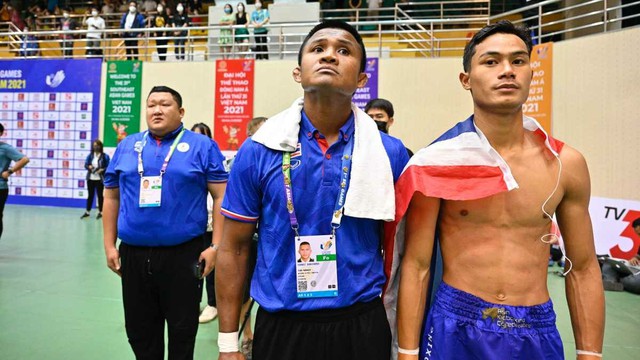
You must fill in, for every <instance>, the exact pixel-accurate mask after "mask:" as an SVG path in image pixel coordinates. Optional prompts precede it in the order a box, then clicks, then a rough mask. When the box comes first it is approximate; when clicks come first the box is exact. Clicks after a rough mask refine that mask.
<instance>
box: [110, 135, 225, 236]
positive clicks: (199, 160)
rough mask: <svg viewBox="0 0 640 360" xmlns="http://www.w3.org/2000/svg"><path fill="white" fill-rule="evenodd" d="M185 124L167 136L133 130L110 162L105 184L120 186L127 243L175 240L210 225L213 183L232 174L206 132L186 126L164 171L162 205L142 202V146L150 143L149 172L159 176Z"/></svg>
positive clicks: (146, 151) (147, 154)
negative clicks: (140, 163)
mask: <svg viewBox="0 0 640 360" xmlns="http://www.w3.org/2000/svg"><path fill="white" fill-rule="evenodd" d="M182 129H183V126H182V125H181V126H180V127H179V128H178V129H176V130H174V131H172V132H171V133H170V134H169V135H167V136H165V137H163V138H162V139H155V138H154V137H153V136H151V134H149V133H147V132H144V133H137V134H133V135H130V136H127V137H126V138H125V139H124V140H122V142H120V144H118V148H117V149H116V152H115V154H114V155H113V159H112V160H111V162H109V166H108V168H107V171H106V173H105V179H104V185H105V187H106V188H119V190H120V209H119V212H118V238H120V239H121V240H122V241H123V242H124V243H126V244H129V245H136V246H173V245H178V244H181V243H184V242H186V241H188V240H190V239H193V238H194V237H196V236H198V235H202V234H204V232H205V230H206V229H207V216H208V215H207V192H208V190H207V183H209V182H226V181H227V178H228V174H227V172H226V171H225V169H224V165H223V161H224V156H223V155H222V153H221V152H220V149H219V148H218V145H217V144H216V143H215V142H214V141H213V140H211V139H209V138H208V137H206V136H202V135H200V134H196V133H194V132H191V131H188V130H185V132H184V135H183V136H182V139H181V140H180V143H179V144H178V146H177V147H176V150H175V151H174V152H173V155H172V156H171V159H170V160H169V164H168V166H167V170H166V173H165V174H164V175H163V176H162V200H161V206H159V207H140V206H139V199H140V174H139V173H138V152H137V151H136V147H138V148H139V147H140V146H142V144H144V149H143V151H142V163H143V166H144V176H158V175H160V169H161V168H162V164H163V163H164V159H165V157H166V156H167V153H168V152H169V148H170V147H171V145H172V144H173V141H174V140H175V138H176V136H177V135H178V134H179V133H180V131H182ZM145 138H146V142H145ZM183 144H184V145H183Z"/></svg>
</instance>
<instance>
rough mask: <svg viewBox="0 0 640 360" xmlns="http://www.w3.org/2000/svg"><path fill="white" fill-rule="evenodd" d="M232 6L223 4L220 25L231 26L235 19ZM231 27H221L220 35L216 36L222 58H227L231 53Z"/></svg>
mask: <svg viewBox="0 0 640 360" xmlns="http://www.w3.org/2000/svg"><path fill="white" fill-rule="evenodd" d="M232 13H233V8H232V7H231V4H225V5H224V15H222V17H221V18H220V26H229V27H231V26H233V24H234V23H235V19H234V16H233V14H232ZM231 31H232V30H231V28H226V29H225V28H221V29H220V37H219V38H218V45H220V51H221V52H222V58H223V59H227V58H228V57H229V54H230V53H231V43H232V41H233V39H232V38H231Z"/></svg>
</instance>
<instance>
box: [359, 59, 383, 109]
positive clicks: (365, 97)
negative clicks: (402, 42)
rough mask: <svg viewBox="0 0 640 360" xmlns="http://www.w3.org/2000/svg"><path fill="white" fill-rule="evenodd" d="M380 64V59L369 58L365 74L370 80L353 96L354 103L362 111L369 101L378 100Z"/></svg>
mask: <svg viewBox="0 0 640 360" xmlns="http://www.w3.org/2000/svg"><path fill="white" fill-rule="evenodd" d="M378 64H379V61H378V58H367V64H366V65H365V68H364V72H365V73H366V74H367V77H368V78H369V80H367V85H365V86H364V87H362V88H360V89H358V90H356V93H355V95H353V102H354V103H355V104H356V106H357V107H359V108H360V109H362V110H364V106H365V105H367V103H368V102H369V101H371V100H373V99H376V98H378Z"/></svg>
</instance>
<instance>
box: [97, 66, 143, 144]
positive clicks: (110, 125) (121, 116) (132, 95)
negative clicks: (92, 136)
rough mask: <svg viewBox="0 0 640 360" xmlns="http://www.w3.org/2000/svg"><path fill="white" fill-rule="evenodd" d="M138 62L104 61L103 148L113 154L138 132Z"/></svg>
mask: <svg viewBox="0 0 640 360" xmlns="http://www.w3.org/2000/svg"><path fill="white" fill-rule="evenodd" d="M141 88H142V62H141V61H108V62H107V86H106V97H105V109H104V146H105V148H111V149H110V150H111V151H109V152H110V153H111V152H112V151H114V150H115V147H116V146H118V143H119V142H120V141H122V139H124V138H125V137H127V135H129V134H135V133H137V132H140V104H141V101H142V96H141Z"/></svg>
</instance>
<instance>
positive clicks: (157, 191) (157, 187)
mask: <svg viewBox="0 0 640 360" xmlns="http://www.w3.org/2000/svg"><path fill="white" fill-rule="evenodd" d="M161 200H162V176H143V177H141V178H140V201H139V206H140V207H158V206H160V201H161Z"/></svg>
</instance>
